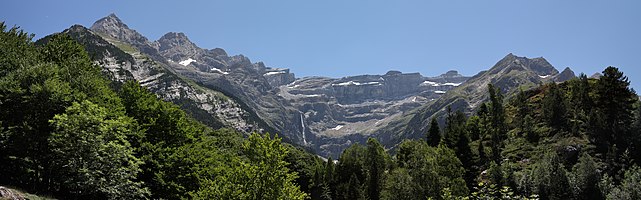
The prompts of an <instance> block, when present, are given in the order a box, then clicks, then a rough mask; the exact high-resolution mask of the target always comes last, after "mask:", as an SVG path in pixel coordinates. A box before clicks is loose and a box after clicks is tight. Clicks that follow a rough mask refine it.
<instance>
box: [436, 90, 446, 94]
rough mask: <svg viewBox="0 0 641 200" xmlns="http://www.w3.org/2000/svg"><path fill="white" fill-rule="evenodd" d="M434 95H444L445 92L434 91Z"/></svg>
mask: <svg viewBox="0 0 641 200" xmlns="http://www.w3.org/2000/svg"><path fill="white" fill-rule="evenodd" d="M434 93H436V94H445V91H441V90H436V91H434Z"/></svg>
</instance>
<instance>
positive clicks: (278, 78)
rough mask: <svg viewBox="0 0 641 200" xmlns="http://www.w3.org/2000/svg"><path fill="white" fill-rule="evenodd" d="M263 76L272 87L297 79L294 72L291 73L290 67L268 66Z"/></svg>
mask: <svg viewBox="0 0 641 200" xmlns="http://www.w3.org/2000/svg"><path fill="white" fill-rule="evenodd" d="M263 76H264V77H265V78H266V79H267V82H269V85H271V86H272V87H278V86H281V85H286V84H289V83H291V82H294V81H295V80H296V77H295V76H294V74H293V73H289V69H280V68H275V69H274V68H266V69H265V73H264V74H263Z"/></svg>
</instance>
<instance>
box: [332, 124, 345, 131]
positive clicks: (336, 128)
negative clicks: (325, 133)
mask: <svg viewBox="0 0 641 200" xmlns="http://www.w3.org/2000/svg"><path fill="white" fill-rule="evenodd" d="M341 128H343V125H338V126H336V127H334V128H332V130H335V131H338V130H341Z"/></svg>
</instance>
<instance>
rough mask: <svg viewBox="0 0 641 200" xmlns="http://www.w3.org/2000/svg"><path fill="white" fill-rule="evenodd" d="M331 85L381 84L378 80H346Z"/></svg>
mask: <svg viewBox="0 0 641 200" xmlns="http://www.w3.org/2000/svg"><path fill="white" fill-rule="evenodd" d="M332 85H338V86H348V85H381V83H380V82H376V81H373V82H367V83H361V82H356V81H347V82H343V83H337V84H332Z"/></svg>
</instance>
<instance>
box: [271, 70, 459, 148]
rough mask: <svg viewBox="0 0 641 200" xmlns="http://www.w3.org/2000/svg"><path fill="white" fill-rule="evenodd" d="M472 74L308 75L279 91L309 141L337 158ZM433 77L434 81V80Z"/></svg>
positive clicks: (397, 72) (392, 72) (393, 72)
mask: <svg viewBox="0 0 641 200" xmlns="http://www.w3.org/2000/svg"><path fill="white" fill-rule="evenodd" d="M468 78H469V77H465V76H462V75H460V74H458V73H456V74H453V73H452V72H450V74H449V76H448V77H447V78H446V77H445V75H441V76H437V77H423V76H421V75H420V74H418V73H402V72H399V71H389V72H387V73H386V74H384V75H361V76H351V77H344V78H339V79H334V78H326V77H305V78H301V79H297V80H296V81H294V82H292V83H290V84H287V85H283V86H281V87H280V90H279V93H278V95H279V96H281V97H283V98H284V99H286V100H287V101H288V102H289V103H290V104H291V105H293V106H294V107H295V108H296V109H297V110H299V111H300V112H301V121H303V122H304V124H305V125H306V126H305V128H306V129H305V130H306V131H307V132H311V133H313V134H314V135H315V136H316V137H318V138H317V139H315V140H308V142H310V143H312V144H314V145H313V147H314V149H315V150H316V151H317V153H319V154H321V155H331V156H332V157H336V156H338V155H340V152H341V151H342V150H343V149H345V148H347V147H348V146H349V145H351V144H353V143H361V142H363V141H365V139H366V138H367V137H368V136H370V135H372V134H375V132H374V130H376V128H377V127H381V126H384V125H385V124H387V123H389V121H390V120H391V119H394V118H395V117H398V116H401V115H403V114H404V113H406V112H410V111H411V110H413V109H415V108H418V107H420V106H421V105H424V104H426V103H429V102H431V101H434V100H435V99H437V98H439V97H440V96H441V95H443V94H444V93H445V92H446V91H448V90H450V89H452V88H455V87H456V86H458V85H460V84H461V82H457V83H450V82H444V81H462V82H465V81H466V80H467V79H468ZM430 80H431V81H430Z"/></svg>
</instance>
